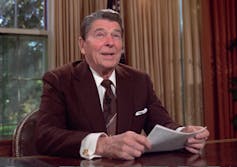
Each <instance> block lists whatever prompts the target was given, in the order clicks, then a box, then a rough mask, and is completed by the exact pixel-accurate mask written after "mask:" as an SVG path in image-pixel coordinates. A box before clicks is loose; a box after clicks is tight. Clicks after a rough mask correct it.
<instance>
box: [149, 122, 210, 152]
mask: <svg viewBox="0 0 237 167" xmlns="http://www.w3.org/2000/svg"><path fill="white" fill-rule="evenodd" d="M204 129H206V127H203V128H202V129H200V130H198V131H195V132H193V133H184V132H179V131H175V130H172V129H169V128H166V127H164V126H161V125H156V126H155V127H154V128H153V129H152V131H151V132H150V134H149V135H148V136H147V138H148V140H150V142H151V144H152V149H151V150H148V151H147V152H158V151H173V150H178V149H181V148H184V145H185V143H186V140H187V139H188V138H189V137H192V136H194V135H196V134H198V133H200V132H202V131H203V130H204Z"/></svg>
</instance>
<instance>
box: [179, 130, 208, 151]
mask: <svg viewBox="0 0 237 167" xmlns="http://www.w3.org/2000/svg"><path fill="white" fill-rule="evenodd" d="M202 128H203V127H202V126H187V127H185V128H184V129H182V132H187V133H190V132H195V131H198V130H200V129H202ZM208 136H209V131H208V130H207V129H204V130H203V131H202V132H201V133H198V134H196V135H195V136H194V137H190V138H188V140H187V141H186V146H185V149H186V150H188V151H190V152H191V153H195V154H200V153H201V151H202V149H203V148H204V146H205V144H206V140H207V139H208Z"/></svg>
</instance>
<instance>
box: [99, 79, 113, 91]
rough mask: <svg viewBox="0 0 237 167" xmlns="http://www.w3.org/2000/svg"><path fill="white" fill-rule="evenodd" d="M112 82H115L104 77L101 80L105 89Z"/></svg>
mask: <svg viewBox="0 0 237 167" xmlns="http://www.w3.org/2000/svg"><path fill="white" fill-rule="evenodd" d="M111 84H113V83H112V81H110V80H109V79H104V80H103V81H102V82H101V85H102V86H103V87H104V88H105V89H108V88H109V87H110V85H111Z"/></svg>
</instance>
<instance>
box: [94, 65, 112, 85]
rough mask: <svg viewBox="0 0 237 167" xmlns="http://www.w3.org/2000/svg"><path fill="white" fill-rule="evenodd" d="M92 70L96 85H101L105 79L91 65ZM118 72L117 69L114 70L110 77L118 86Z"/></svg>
mask: <svg viewBox="0 0 237 167" xmlns="http://www.w3.org/2000/svg"><path fill="white" fill-rule="evenodd" d="M90 70H91V72H92V75H93V77H94V79H95V83H96V86H97V87H99V86H100V85H101V82H102V81H103V80H104V79H103V78H102V77H101V76H100V75H99V74H98V73H97V72H96V71H95V70H93V69H92V68H91V67H90ZM115 76H116V74H115V70H114V71H113V72H112V74H111V75H110V77H109V80H110V81H112V83H113V86H114V87H116V77H115Z"/></svg>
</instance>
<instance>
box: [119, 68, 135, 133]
mask: <svg viewBox="0 0 237 167" xmlns="http://www.w3.org/2000/svg"><path fill="white" fill-rule="evenodd" d="M116 82H117V84H116V85H117V86H116V96H117V114H118V118H117V133H123V132H125V131H127V130H129V129H130V127H131V122H132V113H133V112H132V111H133V91H134V90H133V85H132V84H133V82H132V80H131V77H130V76H129V74H128V73H126V72H125V71H124V70H123V69H122V68H121V67H120V66H118V67H117V68H116Z"/></svg>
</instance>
